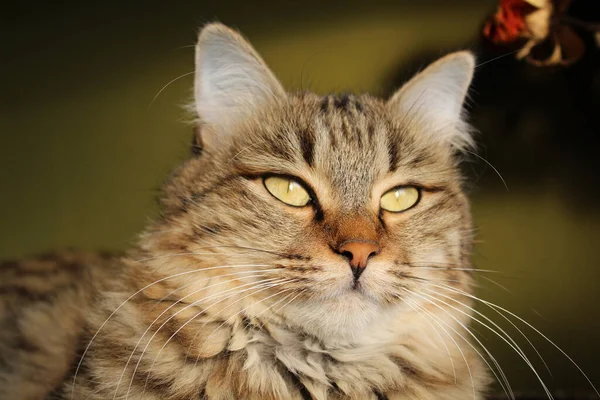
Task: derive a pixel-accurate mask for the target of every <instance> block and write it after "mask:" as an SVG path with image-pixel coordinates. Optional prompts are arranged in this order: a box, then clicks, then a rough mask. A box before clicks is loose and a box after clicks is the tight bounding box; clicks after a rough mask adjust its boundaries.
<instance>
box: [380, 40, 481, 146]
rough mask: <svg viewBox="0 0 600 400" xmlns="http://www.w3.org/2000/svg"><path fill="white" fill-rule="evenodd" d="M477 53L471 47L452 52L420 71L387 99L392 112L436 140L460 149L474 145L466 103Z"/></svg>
mask: <svg viewBox="0 0 600 400" xmlns="http://www.w3.org/2000/svg"><path fill="white" fill-rule="evenodd" d="M474 69H475V57H474V56H473V54H472V53H470V52H468V51H460V52H456V53H451V54H449V55H447V56H445V57H442V58H441V59H439V60H437V61H436V62H434V63H433V64H431V65H429V66H428V67H427V68H425V70H423V71H422V72H420V73H419V74H417V75H416V76H415V77H413V78H412V79H411V80H410V81H408V82H407V83H406V84H405V85H404V86H402V88H400V89H399V90H398V91H397V92H396V93H395V94H394V95H393V96H392V97H391V98H390V100H389V101H388V107H389V108H390V110H391V112H392V113H393V114H395V115H398V116H399V117H400V118H401V119H402V120H404V121H411V122H415V123H418V124H419V126H420V127H421V129H420V130H422V131H424V132H421V133H422V134H425V135H430V136H431V139H432V140H434V141H436V142H446V143H448V144H449V145H451V146H454V147H455V148H457V149H459V150H463V149H466V148H468V147H472V145H473V139H472V137H471V135H470V132H469V129H468V127H467V124H466V123H465V121H464V115H463V103H464V101H465V97H466V95H467V90H468V89H469V85H470V84H471V80H472V79H473V71H474Z"/></svg>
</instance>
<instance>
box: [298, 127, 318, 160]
mask: <svg viewBox="0 0 600 400" xmlns="http://www.w3.org/2000/svg"><path fill="white" fill-rule="evenodd" d="M298 141H299V142H300V150H301V151H302V157H303V158H304V161H306V163H307V164H308V165H309V166H310V167H312V165H313V162H314V150H315V133H314V131H313V130H312V129H302V130H300V131H299V132H298Z"/></svg>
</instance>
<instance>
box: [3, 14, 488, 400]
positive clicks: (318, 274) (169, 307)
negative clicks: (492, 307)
mask: <svg viewBox="0 0 600 400" xmlns="http://www.w3.org/2000/svg"><path fill="white" fill-rule="evenodd" d="M217 44H218V45H217ZM197 52H198V56H197V68H199V70H198V71H197V80H196V100H197V103H196V110H197V112H198V114H199V126H198V130H197V136H196V139H195V142H194V148H195V149H196V150H197V151H195V152H194V154H193V156H192V157H191V158H190V159H189V160H187V161H186V162H185V163H184V164H183V165H182V166H181V167H180V168H178V169H177V170H176V171H175V172H174V173H173V174H172V176H171V177H170V179H169V180H168V182H167V183H166V184H165V185H164V188H163V192H162V196H161V205H162V214H161V218H160V219H159V220H158V221H156V222H155V223H153V224H152V225H151V226H149V227H148V228H147V230H146V231H145V232H144V233H143V234H142V235H141V236H140V240H139V244H138V245H137V246H136V247H135V248H134V249H132V250H131V251H130V252H129V253H128V254H127V255H126V256H124V257H122V258H120V259H119V260H118V261H115V262H114V263H116V265H115V264H111V263H108V264H109V266H110V267H106V264H107V263H106V262H105V263H97V262H95V261H94V260H93V259H90V260H88V261H86V262H84V263H83V264H81V265H85V266H86V268H85V271H87V272H85V274H91V273H92V272H89V270H90V268H89V267H92V266H97V267H98V266H100V267H102V266H103V268H100V269H101V270H103V271H107V269H106V268H109V269H108V270H109V271H111V273H109V274H104V275H100V274H98V275H97V276H96V278H95V279H87V278H84V277H81V276H80V275H78V273H73V274H74V275H73V279H74V280H75V281H76V282H78V284H77V285H75V286H74V288H73V289H69V288H65V289H64V290H63V291H62V293H63V294H62V296H64V298H65V299H67V300H65V301H67V303H69V304H70V307H72V308H73V309H75V310H76V312H75V313H74V314H73V317H68V315H69V313H63V311H60V313H61V315H63V314H64V316H65V318H72V319H73V322H72V326H71V325H69V326H68V327H66V328H64V329H63V330H62V331H63V332H64V333H65V335H66V336H65V339H62V342H61V343H59V344H56V345H54V344H51V343H46V344H42V343H37V342H35V341H34V342H32V343H36V344H35V345H32V346H34V347H31V348H29V345H28V346H25V347H27V348H21V349H19V348H17V349H14V352H15V354H17V355H18V356H19V357H20V359H22V361H18V362H17V363H14V362H12V361H11V363H12V364H11V365H20V363H21V362H22V363H23V365H24V367H23V368H29V367H28V366H27V365H29V364H30V363H33V362H34V361H33V360H34V358H33V357H37V355H35V354H34V353H36V351H37V347H35V346H40V347H41V348H42V349H43V351H42V353H44V354H42V355H40V357H45V358H41V360H44V361H40V362H38V363H37V364H38V365H37V366H36V367H35V368H37V369H38V370H39V374H41V375H43V376H46V377H48V379H46V380H45V381H44V383H41V381H40V383H41V384H40V385H38V386H39V388H40V389H36V390H37V393H36V394H32V395H31V396H29V397H28V398H31V399H35V398H43V396H41V395H40V393H42V392H43V389H45V390H48V388H51V387H54V385H56V384H57V382H58V381H59V380H61V379H63V374H67V369H66V368H67V364H68V363H67V361H65V360H66V359H68V358H69V357H70V356H71V354H73V353H74V352H76V351H77V349H76V347H74V346H66V345H64V343H63V342H65V341H68V342H75V339H74V337H75V336H76V333H77V332H79V334H78V335H79V337H80V343H81V344H82V345H83V346H82V347H81V348H79V353H78V354H79V356H78V357H75V361H74V364H73V365H72V366H71V367H72V369H71V373H70V374H67V377H66V379H64V382H63V384H62V385H59V386H58V388H57V389H56V390H55V391H54V392H53V394H52V395H51V398H54V399H112V398H115V399H126V398H128V399H173V400H175V399H210V400H218V399H273V400H275V399H299V400H300V399H319V400H325V399H327V400H335V399H340V400H341V399H389V400H395V399H421V400H428V399H431V400H433V399H436V400H437V399H457V400H458V399H460V400H463V399H466V398H475V399H481V398H483V395H484V393H485V389H486V387H487V385H488V383H489V378H488V374H487V371H486V369H485V368H484V366H483V365H484V364H483V361H482V360H481V359H480V357H479V355H478V354H477V352H476V351H475V350H474V348H473V347H471V345H470V344H469V343H468V342H467V341H465V340H464V338H468V333H467V332H466V329H465V326H466V325H467V323H468V316H467V315H468V314H469V310H468V309H467V308H466V307H465V306H462V305H459V303H451V302H452V301H451V300H449V299H447V298H446V300H445V301H446V302H450V303H446V304H443V303H441V302H439V301H428V297H427V293H430V292H429V291H428V290H429V289H434V288H436V286H434V285H436V284H438V285H439V284H442V285H448V286H449V287H451V288H456V289H460V290H464V291H466V292H471V291H472V286H473V280H472V277H471V273H470V271H469V269H470V265H471V264H470V260H469V259H470V251H471V244H472V243H471V242H472V238H471V232H472V226H471V218H470V212H469V203H468V200H467V198H466V196H465V194H464V193H463V190H462V180H461V176H460V173H459V168H458V163H459V162H460V157H459V155H458V154H457V150H460V149H461V148H463V147H464V146H465V143H469V140H468V139H465V138H466V137H467V136H466V135H467V134H468V132H466V131H464V128H465V124H464V122H463V120H462V116H461V115H459V114H460V107H458V109H457V115H456V121H455V122H456V123H452V124H451V125H447V123H448V122H449V121H451V119H452V118H453V117H452V115H451V114H450V113H446V116H445V118H446V119H445V122H444V124H441V125H440V123H439V122H440V121H436V120H435V117H428V116H429V115H430V114H431V113H430V112H427V113H422V112H421V111H419V110H414V111H410V109H409V110H408V111H407V110H406V104H404V102H405V101H406V99H403V98H402V96H400V98H399V97H398V96H395V97H393V98H392V100H391V101H390V102H386V101H383V100H379V99H376V98H374V97H371V96H368V95H351V94H346V95H329V96H324V97H321V96H317V95H315V94H312V93H299V94H286V93H285V92H284V91H283V89H282V88H281V87H280V86H279V83H278V82H277V81H276V79H275V78H274V77H273V75H272V73H270V71H268V69H267V68H266V66H265V65H264V63H263V62H262V60H261V59H260V57H259V56H258V55H257V54H256V53H255V51H254V50H253V49H252V48H251V47H250V45H248V44H247V43H246V42H245V41H244V40H243V39H242V38H241V37H240V36H239V35H238V34H237V33H235V32H233V31H231V30H229V29H228V28H225V27H223V26H221V25H209V26H208V27H206V28H205V29H204V30H203V32H202V33H201V36H200V40H199V46H198V48H197ZM213 53H214V54H213ZM212 57H220V58H216V59H213V58H212ZM472 64H473V62H472V57H471V56H470V55H468V54H466V53H459V54H457V55H454V56H450V57H449V58H448V57H447V58H446V59H444V60H442V61H439V62H438V63H436V64H434V66H435V67H434V68H433V69H432V70H431V71H430V72H427V70H426V71H424V72H423V73H421V74H420V75H419V77H418V79H417V81H415V82H416V83H415V84H414V85H416V86H406V87H405V89H403V90H404V91H405V93H406V92H407V91H409V92H410V91H411V90H413V91H414V90H417V91H418V90H421V89H420V85H427V84H428V83H427V82H428V76H430V75H428V74H432V76H433V75H435V78H436V79H434V82H435V84H436V85H444V82H443V81H440V79H441V78H440V77H442V78H443V77H444V76H445V75H444V74H445V73H443V74H441V75H440V73H439V71H442V70H444V68H446V69H448V68H451V69H453V70H452V71H453V73H452V74H450V75H451V77H452V79H455V80H456V81H453V82H451V83H452V85H454V86H452V85H450V86H452V87H453V88H455V90H454V89H453V90H454V91H452V90H450V91H446V92H444V93H445V94H444V93H442V95H448V96H450V97H449V98H448V102H449V103H448V104H450V103H451V102H453V101H454V102H457V103H460V104H462V101H463V99H464V95H465V93H466V88H467V86H468V81H469V80H470V76H471V74H472ZM444 66H446V67H444ZM457 68H458V69H457ZM461 68H462V69H464V71H463V70H462V69H461ZM216 78H218V81H212V80H211V79H216ZM239 85H242V86H241V87H240V86H239ZM409 85H411V84H410V83H409ZM406 88H408V89H406ZM442 92H443V91H442ZM228 93H229V94H230V93H234V94H235V96H237V97H234V98H233V99H232V98H231V97H228ZM400 93H402V92H400ZM454 108H456V107H454ZM402 110H404V111H402ZM431 118H433V119H434V120H432V119H431ZM440 130H441V131H443V133H440V132H438V131H440ZM200 149H201V151H200ZM268 174H283V175H290V176H294V177H296V178H297V179H298V180H299V181H301V182H303V183H304V184H305V185H306V187H307V190H309V192H310V193H311V195H312V198H313V201H312V203H311V204H310V205H308V206H306V207H301V208H295V207H290V206H287V205H285V204H284V203H282V202H280V201H278V200H277V199H276V198H274V197H273V196H271V195H270V194H269V193H268V192H267V190H266V189H265V187H264V185H263V183H262V177H263V176H265V175H268ZM398 185H417V186H419V187H420V188H421V191H422V194H421V200H420V202H419V203H418V204H417V206H415V207H414V208H412V209H410V210H409V211H406V212H404V213H399V214H392V213H389V212H385V211H382V210H380V208H379V198H380V197H381V195H382V194H383V193H385V192H386V191H387V190H389V189H391V188H393V187H395V186H398ZM367 239H368V240H371V241H375V242H377V243H378V244H379V247H380V251H379V253H378V254H377V255H375V256H374V257H372V258H371V259H370V260H369V263H368V266H367V268H366V270H365V272H364V273H363V274H362V275H361V277H360V280H359V281H358V282H359V283H358V284H357V283H356V282H355V281H354V278H353V275H352V273H351V270H350V268H349V265H348V261H347V260H346V258H345V257H344V256H343V255H342V254H340V253H338V252H337V251H336V250H335V249H336V248H338V247H339V245H340V243H343V242H344V241H348V240H367ZM63 265H64V263H63ZM78 265H79V264H78ZM49 268H54V267H49ZM64 268H66V269H64V270H61V271H63V272H60V273H61V274H69V273H72V272H71V271H72V269H70V268H69V267H64ZM115 268H116V269H115ZM92 269H93V268H92ZM7 271H9V269H7ZM113 271H117V272H113ZM9 273H10V272H9ZM82 273H83V272H82ZM32 276H35V272H33V273H32ZM32 279H33V278H32ZM11 282H12V281H11ZM15 282H16V281H15ZM14 285H17V286H18V284H17V283H14ZM23 285H24V287H27V289H26V290H27V291H29V290H30V289H32V287H30V286H28V285H29V283H27V284H23ZM17 286H15V287H17ZM2 287H3V288H4V286H2ZM12 290H13V289H4V291H5V292H2V293H1V297H2V298H8V299H10V298H11V297H10V296H12V294H8V297H6V293H11V291H12ZM438 291H439V290H438ZM95 293H97V294H95ZM133 294H135V295H133ZM444 294H445V295H447V296H449V298H454V299H456V300H457V301H460V302H462V303H464V304H465V305H467V306H468V305H469V304H470V301H469V299H468V298H467V297H466V296H463V295H459V294H457V292H453V291H447V292H444ZM132 295H133V296H132ZM17 296H19V294H17ZM15 298H18V297H15ZM92 300H93V302H92ZM438 300H439V299H438ZM15 301H16V300H15ZM40 301H45V300H40ZM46 304H49V305H52V304H54V303H52V302H49V303H46ZM448 304H454V306H455V307H457V308H458V309H461V310H464V314H463V313H460V312H458V311H457V310H456V309H453V308H451V307H450V306H449V305H448ZM79 305H81V306H82V307H78V306H79ZM27 308H29V306H28V305H24V307H23V309H27ZM43 313H44V315H50V316H53V315H55V314H54V313H55V311H52V310H47V311H44V312H43ZM21 314H22V315H24V314H23V313H21ZM16 318H17V319H19V321H18V324H28V325H29V327H30V328H29V327H27V329H33V330H35V332H34V336H35V335H41V332H44V331H46V329H49V330H50V327H47V326H40V325H39V323H40V321H42V322H43V320H44V318H46V317H36V316H35V315H34V316H33V317H16ZM55 318H56V319H57V320H59V319H60V317H58V316H56V317H55ZM69 323H71V322H69ZM78 327H79V328H78ZM0 332H3V331H0ZM9 332H11V330H9ZM13 332H18V331H17V330H14V331H13ZM12 335H13V336H11V337H12V339H11V340H13V341H15V340H16V341H19V340H21V339H19V338H20V337H26V336H25V335H22V336H19V335H18V334H17V333H13V334H12ZM15 335H16V336H15ZM36 340H37V339H36ZM30 350H31V351H30ZM57 353H58V355H57ZM53 357H58V358H59V359H61V360H62V361H61V365H62V366H61V367H60V368H58V367H57V368H48V365H49V364H48V365H46V364H45V363H46V362H47V363H50V361H49V360H50V359H51V358H53ZM7 358H8V357H5V358H4V359H7ZM0 360H3V358H2V357H0ZM5 362H6V361H5ZM19 368H20V367H19ZM52 369H53V371H50V370H52ZM13 370H14V369H13ZM14 371H17V370H14ZM21 371H26V370H25V369H21V370H19V371H17V372H14V373H12V372H11V369H10V368H3V367H2V365H0V378H1V379H3V382H7V385H8V387H9V389H10V388H12V390H13V391H16V390H25V389H23V388H24V387H25V386H23V385H25V384H24V383H22V382H24V379H26V378H24V377H23V376H24V375H23V374H28V372H21ZM15 382H16V383H15ZM31 384H32V383H31ZM32 385H33V384H32ZM0 390H2V389H0ZM0 393H1V392H0ZM3 398H5V397H3ZM14 398H16V397H14Z"/></svg>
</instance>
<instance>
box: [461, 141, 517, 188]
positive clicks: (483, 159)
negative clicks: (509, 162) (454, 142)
mask: <svg viewBox="0 0 600 400" xmlns="http://www.w3.org/2000/svg"><path fill="white" fill-rule="evenodd" d="M464 151H465V152H466V153H469V154H471V155H474V156H475V157H477V158H479V159H480V160H481V161H483V162H484V163H486V164H487V165H489V166H490V167H491V168H492V169H493V170H494V172H495V173H496V175H498V177H499V178H500V180H501V181H502V184H503V185H504V187H505V188H506V191H507V192H509V191H510V190H509V189H508V185H507V184H506V181H505V180H504V178H503V177H502V174H501V173H500V171H498V170H497V169H496V167H494V166H493V165H492V163H491V162H489V161H488V160H486V159H485V158H483V157H481V156H480V155H479V154H477V153H475V152H473V151H469V150H467V149H465V150H464Z"/></svg>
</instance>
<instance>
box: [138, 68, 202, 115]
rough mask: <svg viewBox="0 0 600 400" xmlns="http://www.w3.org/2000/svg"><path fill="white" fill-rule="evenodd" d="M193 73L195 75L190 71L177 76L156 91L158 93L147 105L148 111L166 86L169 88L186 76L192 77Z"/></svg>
mask: <svg viewBox="0 0 600 400" xmlns="http://www.w3.org/2000/svg"><path fill="white" fill-rule="evenodd" d="M193 73H195V71H191V72H186V73H185V74H183V75H180V76H178V77H177V78H175V79H171V80H170V81H169V82H168V83H167V84H166V85H164V86H163V87H162V88H160V90H159V91H158V93H156V95H155V96H154V98H153V99H152V101H151V102H150V104H149V105H148V109H150V107H152V104H154V102H155V101H156V99H157V98H158V96H160V94H161V93H162V92H163V90H165V89H166V88H167V86H169V85H170V84H171V83H173V82H175V81H178V80H179V79H181V78H185V77H186V76H188V75H192V74H193Z"/></svg>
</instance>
